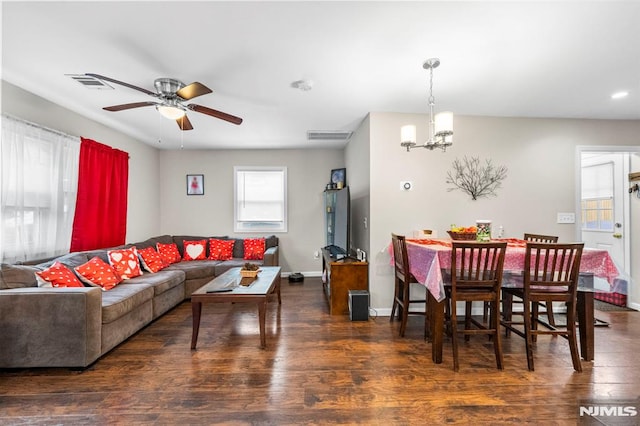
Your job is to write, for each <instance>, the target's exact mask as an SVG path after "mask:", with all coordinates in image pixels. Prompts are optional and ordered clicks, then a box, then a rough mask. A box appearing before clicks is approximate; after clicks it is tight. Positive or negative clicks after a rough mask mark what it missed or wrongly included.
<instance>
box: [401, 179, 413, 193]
mask: <svg viewBox="0 0 640 426" xmlns="http://www.w3.org/2000/svg"><path fill="white" fill-rule="evenodd" d="M400 189H402V190H404V191H411V190H412V189H413V182H411V181H410V180H403V181H401V182H400Z"/></svg>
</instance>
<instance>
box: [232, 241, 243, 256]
mask: <svg viewBox="0 0 640 426" xmlns="http://www.w3.org/2000/svg"><path fill="white" fill-rule="evenodd" d="M232 240H233V241H234V242H235V244H234V245H233V257H234V259H235V258H240V259H242V258H243V257H244V240H243V239H241V238H232Z"/></svg>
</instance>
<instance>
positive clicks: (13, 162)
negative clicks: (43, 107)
mask: <svg viewBox="0 0 640 426" xmlns="http://www.w3.org/2000/svg"><path fill="white" fill-rule="evenodd" d="M79 157H80V138H78V137H74V136H69V135H65V134H63V133H60V132H57V131H55V130H51V129H47V128H44V127H41V126H39V125H36V124H33V123H29V122H26V121H23V120H20V119H16V118H13V117H8V116H5V115H3V116H2V139H1V140H0V167H1V170H2V171H1V173H0V191H1V193H0V198H1V200H0V201H1V206H0V207H1V208H0V260H1V261H2V262H4V263H12V262H16V261H22V260H28V259H39V258H43V257H50V256H56V255H59V254H63V253H66V252H68V251H69V247H70V242H71V230H72V228H73V215H74V212H75V203H76V193H77V190H78V160H79Z"/></svg>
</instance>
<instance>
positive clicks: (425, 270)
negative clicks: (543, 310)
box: [406, 238, 620, 364]
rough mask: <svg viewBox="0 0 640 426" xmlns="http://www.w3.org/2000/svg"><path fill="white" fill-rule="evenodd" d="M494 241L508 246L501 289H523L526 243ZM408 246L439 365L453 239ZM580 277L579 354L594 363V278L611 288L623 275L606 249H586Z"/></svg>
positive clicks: (414, 241)
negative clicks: (423, 292) (422, 288)
mask: <svg viewBox="0 0 640 426" xmlns="http://www.w3.org/2000/svg"><path fill="white" fill-rule="evenodd" d="M491 241H495V242H506V243H507V249H506V252H505V259H504V271H505V273H504V277H505V278H504V279H503V284H502V286H503V287H507V286H512V287H518V286H520V287H521V286H522V276H523V270H524V263H525V251H526V243H527V242H526V241H525V240H520V239H515V238H497V239H492V240H491ZM406 243H407V257H408V260H409V270H410V272H411V273H412V274H413V275H414V276H415V278H416V280H417V281H418V282H419V283H420V284H422V285H424V286H425V287H426V290H427V291H426V293H427V305H428V306H427V310H428V312H429V316H430V321H429V323H430V326H429V329H430V330H429V331H430V333H429V334H430V336H431V341H432V345H431V356H432V359H433V362H435V363H436V364H440V363H442V345H443V339H444V311H445V302H446V297H445V286H447V285H450V282H449V281H450V278H447V276H448V275H450V272H449V270H450V268H451V250H452V240H450V239H410V238H407V239H406ZM580 275H581V279H580V282H579V284H578V294H577V301H576V310H577V320H578V330H579V337H580V354H581V356H582V358H583V359H584V360H585V361H592V360H593V358H594V347H595V330H594V327H595V325H594V324H595V318H594V302H593V295H594V292H595V290H594V286H593V277H598V278H602V279H605V280H606V281H607V282H608V283H609V285H613V283H614V281H615V279H616V277H618V276H619V275H620V274H619V270H618V268H617V267H616V265H615V263H614V262H613V259H612V258H611V256H610V255H609V252H608V251H607V250H602V249H591V248H585V249H584V250H583V252H582V260H581V262H580ZM518 277H520V279H518ZM598 291H602V290H601V289H598Z"/></svg>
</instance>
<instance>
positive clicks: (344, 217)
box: [330, 186, 351, 257]
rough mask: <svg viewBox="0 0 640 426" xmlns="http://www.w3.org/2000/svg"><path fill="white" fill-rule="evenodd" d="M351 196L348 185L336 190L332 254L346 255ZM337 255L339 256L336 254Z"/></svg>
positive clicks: (348, 238) (349, 237)
mask: <svg viewBox="0 0 640 426" xmlns="http://www.w3.org/2000/svg"><path fill="white" fill-rule="evenodd" d="M350 225H351V196H350V194H349V187H348V186H347V187H345V188H343V189H341V190H339V191H336V205H335V225H334V235H333V247H331V248H330V250H331V254H332V256H336V255H342V256H347V255H348V254H349V249H350V245H349V243H350V241H351V234H350V232H351V226H350ZM338 257H339V256H338Z"/></svg>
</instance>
